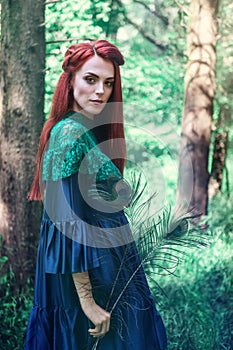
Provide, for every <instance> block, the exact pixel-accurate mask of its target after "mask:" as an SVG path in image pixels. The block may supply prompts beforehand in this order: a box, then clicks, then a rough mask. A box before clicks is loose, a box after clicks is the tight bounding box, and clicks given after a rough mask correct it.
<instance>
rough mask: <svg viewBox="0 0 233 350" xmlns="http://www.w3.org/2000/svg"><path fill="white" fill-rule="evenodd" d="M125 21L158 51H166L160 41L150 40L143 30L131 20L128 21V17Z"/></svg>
mask: <svg viewBox="0 0 233 350" xmlns="http://www.w3.org/2000/svg"><path fill="white" fill-rule="evenodd" d="M125 19H126V21H127V22H128V23H129V24H131V25H132V26H133V27H134V28H136V29H137V30H138V31H139V33H140V34H141V35H142V36H143V37H144V38H145V39H147V40H148V41H149V42H150V43H152V44H154V45H155V46H157V47H158V48H159V49H160V50H162V51H164V50H166V49H167V45H164V44H162V43H161V42H160V41H158V40H156V39H154V38H152V37H151V36H150V35H149V34H148V33H146V32H145V31H144V29H143V28H142V27H141V26H139V25H138V24H137V23H135V22H133V21H132V20H131V19H129V18H128V17H125Z"/></svg>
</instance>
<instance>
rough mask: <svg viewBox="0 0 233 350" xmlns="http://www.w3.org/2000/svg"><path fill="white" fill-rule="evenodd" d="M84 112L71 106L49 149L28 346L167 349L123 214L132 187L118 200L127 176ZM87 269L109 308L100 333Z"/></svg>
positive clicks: (43, 349) (34, 349)
mask: <svg viewBox="0 0 233 350" xmlns="http://www.w3.org/2000/svg"><path fill="white" fill-rule="evenodd" d="M85 119H86V118H85V117H83V116H81V115H79V114H77V113H74V112H71V113H69V114H68V116H67V117H66V118H64V119H63V120H62V121H61V122H59V123H58V124H56V126H55V127H54V128H53V129H52V132H51V136H50V144H49V147H48V149H47V152H46V154H45V156H44V166H43V180H44V181H45V182H46V195H45V201H44V214H43V218H42V222H41V228H40V241H39V247H38V256H37V267H36V280H35V293H34V305H33V308H32V310H31V313H30V318H29V323H28V328H27V334H26V341H25V345H24V350H94V349H97V350H131V349H134V350H165V349H166V342H167V341H166V331H165V328H164V324H163V321H162V319H161V316H160V314H159V313H158V311H157V309H156V307H155V304H154V301H153V297H152V295H151V293H150V290H149V287H148V284H147V280H146V277H145V273H144V271H143V268H142V266H141V261H140V257H139V254H138V251H137V248H136V245H135V242H134V239H133V236H132V233H131V230H130V227H129V223H128V221H127V218H126V216H125V214H124V209H123V206H124V204H123V205H122V203H123V202H124V201H125V198H126V197H127V195H125V193H126V192H127V191H125V192H124V191H123V192H124V194H123V197H122V191H120V192H121V197H122V198H120V199H119V191H117V186H119V183H121V186H120V188H121V189H122V184H123V185H124V182H122V181H123V180H122V176H121V174H120V172H119V171H118V169H117V168H116V167H115V166H114V164H113V163H112V162H111V161H110V160H109V158H107V156H106V155H104V154H103V153H102V152H101V150H100V149H99V147H98V146H97V145H96V141H95V138H94V136H93V135H92V134H91V132H89V130H88V128H87V125H86V120H85ZM67 135H69V137H67ZM93 179H94V180H93ZM93 183H94V185H93ZM117 184H118V185H117ZM123 187H124V186H123ZM113 189H114V190H113ZM117 196H118V197H117ZM86 270H88V271H89V276H90V281H91V285H92V292H93V296H94V299H95V301H96V302H97V304H98V305H100V306H101V307H103V308H104V309H106V310H107V311H109V312H111V325H110V331H109V332H108V333H107V334H106V335H105V336H104V337H103V338H101V339H99V340H96V339H95V338H93V337H92V336H90V335H89V333H88V329H89V328H90V327H93V325H92V324H91V322H90V321H89V320H88V318H87V317H86V316H85V314H84V313H83V311H82V309H81V306H80V303H79V298H78V295H77V292H76V289H75V286H74V283H73V279H72V273H75V272H84V271H86Z"/></svg>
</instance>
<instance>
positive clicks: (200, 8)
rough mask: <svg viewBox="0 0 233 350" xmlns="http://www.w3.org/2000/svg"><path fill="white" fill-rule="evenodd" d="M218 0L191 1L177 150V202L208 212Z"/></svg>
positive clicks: (202, 212)
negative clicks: (182, 104)
mask: <svg viewBox="0 0 233 350" xmlns="http://www.w3.org/2000/svg"><path fill="white" fill-rule="evenodd" d="M217 12H218V0H214V1H213V0H192V1H191V4H190V24H189V32H188V52H187V55H188V63H187V69H186V77H185V82H186V86H185V105H184V111H183V119H182V135H181V147H180V164H179V183H178V193H177V196H178V197H177V198H178V203H181V202H183V200H184V199H185V200H186V201H187V203H186V204H187V205H188V207H189V208H193V209H194V211H195V212H198V213H200V214H203V215H204V214H206V213H207V204H208V182H209V173H208V156H209V146H210V140H211V123H212V114H213V99H214V94H215V64H216V38H217V20H216V17H217Z"/></svg>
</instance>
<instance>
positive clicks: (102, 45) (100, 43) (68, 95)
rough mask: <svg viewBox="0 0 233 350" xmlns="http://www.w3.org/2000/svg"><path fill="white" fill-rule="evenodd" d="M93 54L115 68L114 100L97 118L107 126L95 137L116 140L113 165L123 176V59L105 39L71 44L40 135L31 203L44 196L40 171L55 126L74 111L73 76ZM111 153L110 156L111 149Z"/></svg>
mask: <svg viewBox="0 0 233 350" xmlns="http://www.w3.org/2000/svg"><path fill="white" fill-rule="evenodd" d="M94 55H98V56H100V57H102V58H103V59H106V60H110V61H111V62H112V64H113V65H114V71H115V80H114V86H113V91H112V94H111V97H110V99H109V101H108V102H109V103H108V104H107V106H106V107H105V108H104V110H103V112H102V113H101V115H100V116H98V118H99V117H100V118H101V121H104V125H103V123H102V126H100V127H98V128H96V130H95V136H96V138H97V140H98V141H99V142H101V141H104V140H114V139H115V141H114V142H113V144H114V149H117V151H118V154H119V157H117V159H113V162H114V163H115V165H116V166H117V167H118V168H119V170H120V171H121V172H122V173H123V170H124V165H125V158H126V146H125V138H124V126H123V106H122V89H121V77H120V69H119V66H120V65H122V64H124V58H123V56H122V54H121V53H120V51H119V49H118V48H117V47H116V46H115V45H113V44H111V43H109V42H108V41H106V40H97V41H95V42H90V43H81V44H74V45H71V46H70V47H69V48H68V49H67V51H66V53H65V57H64V60H63V63H62V68H63V73H62V74H61V76H60V78H59V80H58V84H57V86H56V88H55V91H54V95H53V99H52V106H51V110H50V115H49V118H48V120H47V121H46V123H45V124H44V127H43V130H42V132H41V136H40V143H39V149H38V155H37V165H36V173H35V177H34V181H33V184H32V187H31V191H30V194H29V199H30V200H33V199H34V200H41V199H43V195H42V194H41V190H40V182H41V169H42V162H43V154H44V152H45V150H46V145H47V143H48V140H49V137H50V132H51V129H52V128H53V126H54V125H55V124H57V123H58V122H59V121H60V120H61V119H63V118H64V117H65V115H66V114H67V113H68V112H69V111H70V110H72V107H73V103H74V97H73V91H72V88H71V80H72V77H73V76H74V74H75V73H76V72H77V71H78V70H79V69H80V68H81V67H82V65H83V64H84V63H85V62H86V61H88V60H89V59H90V58H92V57H93V56H94ZM110 102H113V103H110ZM110 108H111V109H110ZM108 144H109V143H108ZM112 148H113V146H112ZM109 151H110V152H109V153H110V155H111V150H109Z"/></svg>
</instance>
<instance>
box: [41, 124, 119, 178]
mask: <svg viewBox="0 0 233 350" xmlns="http://www.w3.org/2000/svg"><path fill="white" fill-rule="evenodd" d="M78 171H81V172H82V173H83V174H89V175H95V176H96V178H97V181H103V180H106V179H108V178H109V176H111V177H112V176H113V175H114V176H116V177H117V178H122V175H121V173H120V171H119V169H118V168H117V167H116V166H115V165H114V163H113V162H112V161H111V160H110V159H109V158H108V157H107V156H106V155H105V154H104V153H102V152H101V150H100V149H99V147H98V145H97V144H96V141H95V139H94V135H92V133H91V131H89V130H88V129H87V128H85V127H84V126H83V125H82V124H80V123H78V122H77V121H75V120H73V119H70V118H65V119H63V120H61V121H60V122H59V123H57V124H56V125H55V126H54V127H53V129H52V131H51V135H50V142H49V147H48V150H47V151H46V152H45V154H44V159H43V171H42V180H43V181H46V180H53V181H57V180H59V179H61V178H65V177H68V176H70V175H72V174H74V173H76V172H78Z"/></svg>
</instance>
